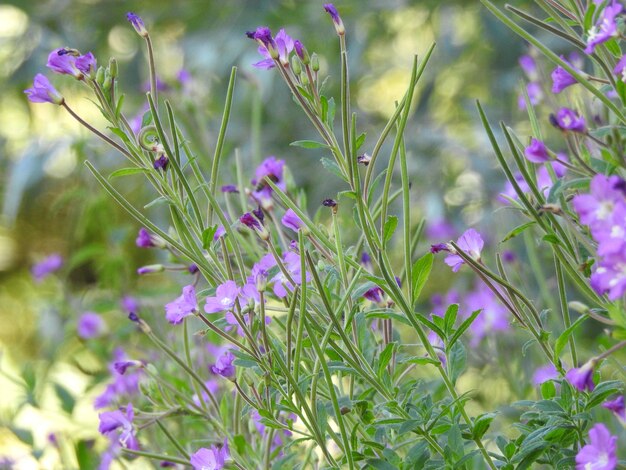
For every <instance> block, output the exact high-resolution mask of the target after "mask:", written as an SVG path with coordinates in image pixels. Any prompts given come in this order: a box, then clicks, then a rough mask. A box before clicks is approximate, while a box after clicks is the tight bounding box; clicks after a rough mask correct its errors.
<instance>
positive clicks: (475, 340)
mask: <svg viewBox="0 0 626 470" xmlns="http://www.w3.org/2000/svg"><path fill="white" fill-rule="evenodd" d="M463 306H464V310H465V316H466V317H468V316H469V315H470V314H471V313H472V312H474V311H476V310H481V312H480V314H479V315H478V316H477V317H476V319H475V320H474V322H473V323H472V325H471V326H470V331H471V332H472V341H471V346H478V344H479V343H480V341H481V340H482V339H483V338H484V337H485V336H486V335H488V334H491V333H494V332H502V331H507V330H508V329H509V318H508V314H507V310H506V308H505V307H504V306H503V305H502V304H501V303H500V301H499V300H498V298H497V297H496V295H495V294H494V293H493V291H492V290H491V289H490V288H489V287H487V286H486V285H485V284H483V283H480V285H479V286H478V288H477V289H476V290H474V291H473V292H471V293H469V294H468V295H467V296H466V297H465V301H464V305H463Z"/></svg>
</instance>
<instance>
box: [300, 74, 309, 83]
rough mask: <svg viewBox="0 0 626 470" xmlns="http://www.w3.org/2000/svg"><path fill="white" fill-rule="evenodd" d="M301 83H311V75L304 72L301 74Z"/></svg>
mask: <svg viewBox="0 0 626 470" xmlns="http://www.w3.org/2000/svg"><path fill="white" fill-rule="evenodd" d="M300 83H302V86H308V85H309V76H308V75H307V74H306V73H304V72H302V73H301V74H300Z"/></svg>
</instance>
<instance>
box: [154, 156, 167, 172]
mask: <svg viewBox="0 0 626 470" xmlns="http://www.w3.org/2000/svg"><path fill="white" fill-rule="evenodd" d="M169 164H170V159H169V158H167V155H165V154H162V155H161V156H160V157H159V158H156V159H155V160H154V161H153V162H152V168H154V169H155V170H161V171H165V170H167V167H168V165H169Z"/></svg>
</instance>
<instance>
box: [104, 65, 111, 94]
mask: <svg viewBox="0 0 626 470" xmlns="http://www.w3.org/2000/svg"><path fill="white" fill-rule="evenodd" d="M112 84H113V79H112V78H111V74H110V73H109V71H108V70H106V71H105V72H104V81H103V82H102V89H103V90H104V91H109V90H110V89H111V85H112Z"/></svg>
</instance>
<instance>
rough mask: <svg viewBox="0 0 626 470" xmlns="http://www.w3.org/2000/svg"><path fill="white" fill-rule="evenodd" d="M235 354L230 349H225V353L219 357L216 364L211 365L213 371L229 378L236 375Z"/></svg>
mask: <svg viewBox="0 0 626 470" xmlns="http://www.w3.org/2000/svg"><path fill="white" fill-rule="evenodd" d="M234 360H235V356H233V354H232V353H231V352H230V351H224V353H223V354H222V355H221V356H220V357H218V358H217V361H215V364H214V365H212V366H211V372H213V373H214V374H218V375H221V376H222V377H226V378H227V379H228V378H230V377H233V376H234V375H235V366H234V365H233V361H234Z"/></svg>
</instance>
